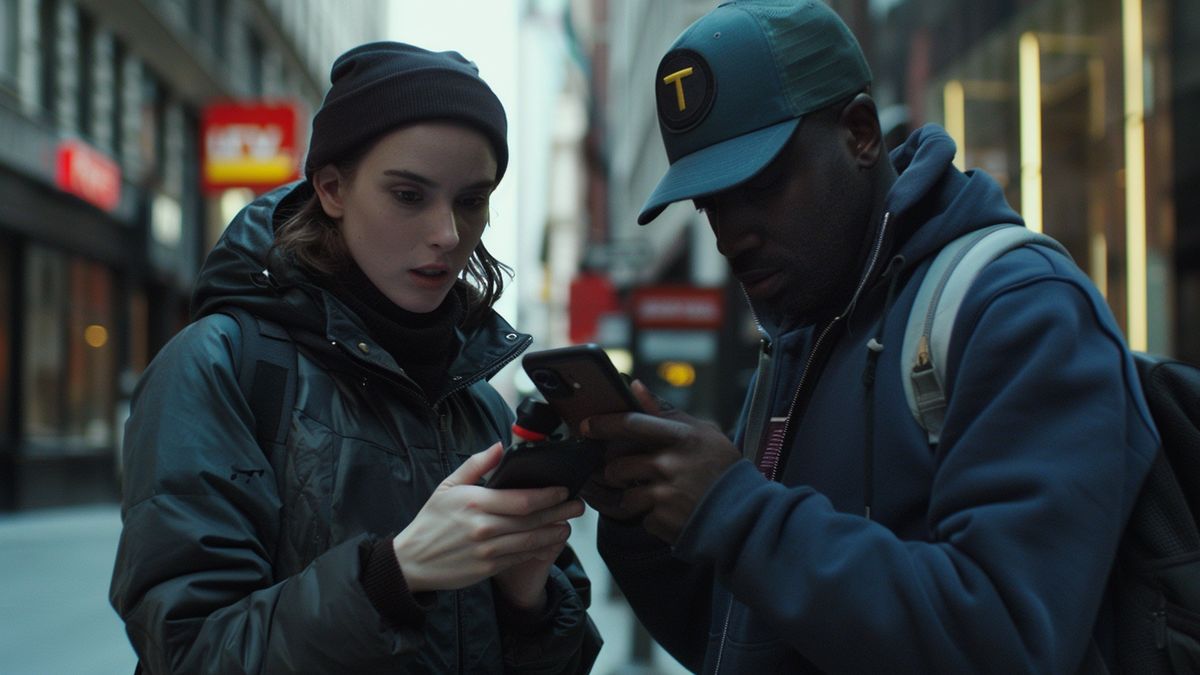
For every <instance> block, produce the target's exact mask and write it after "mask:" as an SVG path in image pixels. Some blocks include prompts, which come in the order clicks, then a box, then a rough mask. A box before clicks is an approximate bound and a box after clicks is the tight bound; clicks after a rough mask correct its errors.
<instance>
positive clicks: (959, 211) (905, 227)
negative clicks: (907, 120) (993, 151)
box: [886, 124, 1025, 268]
mask: <svg viewBox="0 0 1200 675" xmlns="http://www.w3.org/2000/svg"><path fill="white" fill-rule="evenodd" d="M956 151H957V148H956V146H955V143H954V140H953V139H952V138H950V136H949V134H947V133H946V132H945V131H944V130H943V129H942V128H941V127H939V126H936V125H932V124H930V125H926V126H924V127H921V128H920V129H918V130H917V131H915V132H914V133H913V134H912V135H911V136H909V138H908V140H907V141H905V142H904V144H903V145H901V146H900V147H898V148H896V149H895V150H893V151H892V153H891V160H892V164H893V166H895V168H896V173H897V174H899V176H898V178H897V179H896V182H895V184H894V185H893V186H892V189H891V191H890V192H889V193H888V197H887V206H886V208H887V211H889V212H890V213H891V214H892V219H893V222H894V223H895V224H896V227H898V228H899V231H900V232H901V233H902V234H901V243H900V245H899V249H898V250H897V251H896V252H897V253H898V254H900V255H902V256H904V260H905V266H906V267H909V268H911V267H912V266H913V265H915V264H917V263H919V262H920V261H922V260H924V259H925V258H927V257H929V256H931V255H934V254H936V253H937V252H938V251H939V250H941V248H942V246H944V245H945V244H947V243H949V242H950V241H953V240H954V239H956V238H957V237H959V236H961V235H963V234H966V233H967V232H971V231H973V230H978V229H980V228H983V227H987V226H989V225H995V224H997V223H1018V224H1022V225H1023V224H1024V222H1025V221H1024V220H1022V219H1021V216H1020V215H1019V214H1018V213H1017V212H1016V211H1014V210H1013V209H1012V207H1011V206H1009V205H1008V201H1007V200H1006V199H1005V197H1004V191H1003V190H1002V189H1001V188H1000V184H999V183H997V182H996V181H995V179H993V178H992V177H991V176H989V175H988V174H986V173H984V172H983V171H975V170H972V171H968V172H966V173H963V172H961V171H959V170H958V169H957V168H956V167H955V166H954V154H955V152H956Z"/></svg>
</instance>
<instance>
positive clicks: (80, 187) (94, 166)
mask: <svg viewBox="0 0 1200 675" xmlns="http://www.w3.org/2000/svg"><path fill="white" fill-rule="evenodd" d="M57 160H58V161H57V167H56V171H55V177H54V182H55V184H56V185H58V189H60V190H62V191H64V192H69V193H71V194H73V195H75V196H76V197H79V198H81V199H84V200H86V201H88V202H91V203H92V204H95V205H96V206H99V207H100V208H102V209H104V210H105V211H113V210H115V209H116V208H117V205H118V204H120V203H121V167H119V166H117V163H116V162H114V161H112V160H111V159H109V158H108V156H106V155H105V154H104V153H102V152H100V151H99V150H97V149H95V148H93V147H92V146H90V145H88V144H87V143H84V142H83V141H81V140H78V139H70V140H66V141H63V142H61V143H59V145H58V157H57Z"/></svg>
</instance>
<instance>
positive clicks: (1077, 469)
mask: <svg viewBox="0 0 1200 675" xmlns="http://www.w3.org/2000/svg"><path fill="white" fill-rule="evenodd" d="M954 151H955V148H954V143H953V141H951V140H950V138H949V137H948V136H947V135H946V134H945V132H943V131H942V130H941V129H938V128H937V127H925V128H922V129H920V130H918V131H917V132H916V133H915V134H913V136H912V137H911V138H910V139H909V140H908V142H907V143H906V144H905V145H904V146H902V147H900V148H898V149H897V150H896V151H895V152H893V153H892V162H893V164H894V165H895V166H896V169H897V171H898V173H899V177H898V179H897V181H896V183H895V185H894V187H893V189H892V190H891V192H890V193H889V195H888V198H887V203H886V210H887V216H886V218H887V220H886V221H885V222H886V223H887V226H886V227H885V228H881V229H882V230H884V231H883V232H882V234H881V235H880V241H879V242H877V244H878V245H877V250H879V251H882V252H884V254H883V255H879V256H878V258H877V259H873V260H869V261H867V262H866V263H865V264H864V268H865V269H864V271H863V279H864V282H865V283H864V284H863V286H864V288H863V290H862V291H861V292H860V294H859V295H858V296H857V297H856V298H855V299H854V301H852V302H851V304H850V307H849V308H848V309H847V312H845V313H844V315H843V318H842V319H840V320H838V321H836V322H835V323H834V324H833V325H832V326H830V327H825V326H814V327H807V328H802V329H797V330H794V331H791V332H787V333H784V334H781V335H778V336H774V339H772V340H770V341H765V342H764V351H763V355H762V357H761V359H760V368H759V371H758V374H757V376H756V380H755V382H754V383H753V385H752V386H751V391H750V393H749V394H748V396H747V403H746V407H745V409H744V411H743V415H742V421H741V423H740V424H739V429H738V431H737V433H736V434H735V437H734V441H735V443H737V444H738V445H739V447H742V448H743V451H744V454H745V455H746V457H747V459H745V460H743V461H740V462H738V463H736V464H735V465H733V467H732V468H731V469H730V470H728V471H727V472H726V473H725V474H724V475H723V476H722V477H721V478H720V479H719V480H718V481H717V482H716V483H715V484H714V485H713V487H712V488H711V489H710V491H709V492H708V494H707V495H706V496H705V498H704V500H703V501H702V502H701V503H700V505H699V506H698V507H697V509H696V511H695V512H694V513H693V515H692V517H691V519H690V520H689V522H688V524H687V526H686V527H685V529H684V530H683V532H682V534H681V535H680V538H679V540H678V541H677V542H676V544H675V546H674V548H669V547H666V546H665V545H663V544H662V543H661V542H658V541H657V540H654V539H653V538H651V537H649V535H646V534H645V533H644V532H642V531H640V530H638V529H637V528H633V527H626V526H623V525H620V524H618V523H615V522H613V521H609V520H603V521H602V523H601V530H600V535H599V543H600V550H601V553H602V554H603V555H604V558H605V561H606V562H607V563H608V565H609V567H610V569H611V570H612V572H613V574H614V576H615V577H616V579H617V581H618V583H619V585H620V586H621V588H622V590H623V591H624V592H625V594H626V596H627V597H628V598H629V600H630V602H631V604H632V605H633V607H634V609H635V611H636V612H637V614H638V616H639V618H640V619H641V621H642V622H643V624H645V625H646V627H647V628H648V629H649V631H650V632H651V634H652V635H653V636H654V637H655V638H656V639H657V640H659V642H660V643H661V644H662V645H663V646H664V647H665V648H667V649H668V651H670V652H671V653H672V654H673V655H674V656H675V657H676V658H678V659H679V660H680V661H681V662H682V663H683V664H684V665H686V666H688V667H689V668H691V669H693V670H697V671H703V672H723V673H768V672H769V673H792V672H838V673H856V672H861V673H882V672H887V673H956V674H957V673H985V672H997V673H1024V672H1038V673H1071V672H1076V671H1077V670H1079V668H1080V667H1081V665H1080V664H1081V662H1082V661H1083V659H1084V657H1085V654H1088V653H1089V645H1090V644H1092V643H1091V639H1092V638H1093V636H1094V638H1095V643H1094V644H1095V645H1097V646H1098V647H1099V653H1101V654H1104V655H1106V656H1111V639H1110V634H1109V633H1110V631H1111V625H1112V617H1111V615H1110V613H1109V611H1108V610H1107V609H1102V606H1103V607H1107V605H1102V603H1103V600H1104V596H1105V587H1106V580H1107V578H1108V575H1109V571H1110V568H1111V566H1112V563H1113V559H1114V556H1115V552H1116V549H1117V542H1118V539H1119V538H1120V534H1121V531H1122V529H1123V527H1124V525H1125V522H1126V520H1127V519H1128V517H1129V514H1130V511H1131V508H1132V505H1133V501H1134V498H1135V496H1136V495H1137V492H1138V490H1139V488H1140V485H1141V482H1142V480H1143V479H1144V477H1145V475H1146V472H1147V470H1148V468H1149V466H1150V463H1151V460H1152V458H1153V456H1154V453H1155V451H1156V449H1157V447H1158V438H1157V433H1156V431H1155V430H1154V427H1153V424H1152V422H1151V421H1150V415H1149V412H1148V411H1147V408H1146V404H1145V401H1144V400H1143V398H1142V395H1141V391H1140V388H1139V387H1138V385H1137V375H1136V373H1135V371H1134V366H1133V362H1132V360H1131V357H1130V355H1129V352H1128V350H1127V348H1126V346H1125V342H1124V338H1123V336H1122V334H1121V332H1120V330H1119V329H1118V327H1117V324H1116V322H1115V321H1114V319H1113V317H1112V315H1111V312H1110V311H1109V309H1108V307H1107V305H1106V304H1105V301H1104V299H1103V298H1102V297H1101V296H1100V294H1099V293H1098V292H1097V291H1096V289H1095V287H1094V286H1093V284H1092V283H1091V282H1090V280H1089V279H1088V278H1087V276H1086V275H1085V274H1084V273H1083V272H1081V271H1080V270H1079V269H1078V268H1077V267H1076V266H1075V265H1074V264H1073V263H1072V262H1071V261H1070V260H1069V259H1067V258H1066V257H1064V256H1062V255H1060V254H1057V253H1055V252H1052V251H1050V250H1048V249H1045V248H1043V247H1037V246H1029V247H1025V248H1021V249H1018V250H1015V251H1012V252H1010V253H1008V254H1006V255H1004V256H1002V257H1001V258H999V259H998V260H996V261H995V262H993V263H992V264H990V265H989V266H988V267H987V268H986V269H985V270H984V272H983V274H981V276H980V277H979V278H978V280H977V281H976V283H975V285H974V286H973V287H972V289H971V290H970V292H969V293H968V294H967V297H966V300H965V302H964V304H963V308H962V310H961V312H960V314H959V317H958V321H957V323H956V325H955V329H954V333H953V335H954V337H953V339H952V341H951V344H950V352H949V359H948V369H947V383H946V390H947V398H948V400H949V407H948V409H947V411H946V420H945V427H944V431H943V434H942V439H941V442H940V443H939V445H938V446H936V447H931V446H930V445H929V443H928V441H927V439H926V436H925V433H924V431H923V430H922V429H921V428H920V427H919V426H918V425H917V423H916V421H915V420H914V419H913V417H912V414H911V413H910V412H909V408H908V406H907V403H906V401H905V395H904V390H903V388H902V380H901V374H900V373H901V366H900V360H901V356H902V355H901V354H900V351H901V350H900V345H901V344H902V341H903V333H904V327H905V323H906V319H907V317H908V313H909V310H910V309H911V307H912V303H913V298H914V296H915V295H916V290H917V287H918V286H919V285H920V282H921V279H922V278H923V277H924V274H925V272H926V270H927V268H928V266H929V263H930V262H931V260H932V257H933V256H934V255H935V254H936V253H937V251H938V250H939V249H940V247H941V246H942V245H944V244H945V243H947V242H949V241H951V240H952V239H954V238H956V237H958V236H959V235H962V234H964V233H966V232H968V231H972V230H976V229H980V228H983V227H986V226H988V225H992V224H995V223H1006V222H1008V223H1012V222H1017V223H1019V222H1021V220H1020V217H1019V216H1018V215H1017V214H1016V213H1015V212H1013V210H1012V209H1011V208H1010V207H1009V206H1008V205H1007V203H1006V202H1005V200H1004V197H1003V194H1002V192H1001V190H1000V188H999V186H998V185H997V184H996V182H995V181H994V180H992V179H991V178H990V177H988V176H987V175H986V174H984V173H982V172H968V173H965V174H964V173H962V172H959V171H958V170H957V169H955V168H954V167H953V165H952V163H951V162H952V159H953V157H954ZM888 228H891V232H888V231H887V229H888ZM889 238H892V239H890V241H891V242H893V243H886V242H889ZM822 333H824V335H823V336H822ZM872 339H876V340H878V342H880V343H882V344H883V350H882V351H881V352H879V356H878V363H877V364H876V366H875V368H874V370H873V371H872V369H871V366H870V364H869V360H868V353H869V351H870V350H868V349H867V343H868V342H869V341H870V340H872ZM814 343H816V344H819V345H820V347H819V348H818V350H817V354H816V358H814V359H811V360H812V362H813V365H807V366H806V364H808V363H809V361H810V356H812V352H813V344H814ZM806 367H807V368H808V371H809V372H808V373H807V374H805V370H806ZM872 373H873V378H874V379H873V386H868V384H866V383H868V382H872ZM801 381H804V384H803V386H802V387H800V391H799V393H797V389H798V387H799V386H800V382H801ZM793 401H795V403H794V404H793ZM793 405H794V406H795V407H794V409H793V413H792V419H791V422H790V424H789V429H788V431H787V436H786V440H785V446H784V453H783V456H784V460H783V463H782V464H781V466H780V470H779V472H778V475H777V480H776V481H769V480H767V479H766V478H765V477H764V476H763V475H762V474H761V473H759V471H758V470H757V469H756V467H755V466H754V464H752V462H751V460H752V459H753V458H754V457H755V456H756V455H757V452H758V448H759V439H760V438H761V437H762V435H763V427H764V424H763V421H762V420H764V419H765V418H766V417H778V416H785V415H787V414H788V410H789V408H790V407H792V406H793ZM872 416H873V421H871V422H868V420H872ZM872 436H873V439H872V438H871V437H872ZM747 439H749V442H747ZM868 463H869V466H868ZM868 505H869V506H870V518H868V517H866V511H867V509H866V507H867V506H868ZM1091 653H1093V654H1094V653H1095V652H1094V651H1092V652H1091Z"/></svg>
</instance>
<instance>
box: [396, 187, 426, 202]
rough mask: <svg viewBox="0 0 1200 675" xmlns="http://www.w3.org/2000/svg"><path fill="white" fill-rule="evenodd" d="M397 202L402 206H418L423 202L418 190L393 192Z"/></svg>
mask: <svg viewBox="0 0 1200 675" xmlns="http://www.w3.org/2000/svg"><path fill="white" fill-rule="evenodd" d="M392 194H393V195H395V197H396V201H399V202H400V203H402V204H416V203H417V202H420V201H421V193H420V192H417V191H416V190H395V191H393V192H392Z"/></svg>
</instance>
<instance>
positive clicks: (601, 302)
mask: <svg viewBox="0 0 1200 675" xmlns="http://www.w3.org/2000/svg"><path fill="white" fill-rule="evenodd" d="M567 308H568V311H569V319H570V325H569V326H568V329H567V333H568V337H569V338H570V339H571V342H575V343H579V342H591V341H594V340H595V339H596V326H597V323H598V322H599V320H600V315H601V314H606V313H608V312H612V311H615V310H616V309H617V292H616V290H615V289H613V285H612V282H610V281H609V280H608V277H606V276H603V275H600V274H592V273H588V272H584V273H583V274H580V275H579V276H578V277H575V278H574V279H573V280H571V289H570V295H569V297H568V299H567Z"/></svg>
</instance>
